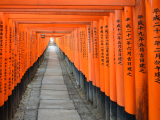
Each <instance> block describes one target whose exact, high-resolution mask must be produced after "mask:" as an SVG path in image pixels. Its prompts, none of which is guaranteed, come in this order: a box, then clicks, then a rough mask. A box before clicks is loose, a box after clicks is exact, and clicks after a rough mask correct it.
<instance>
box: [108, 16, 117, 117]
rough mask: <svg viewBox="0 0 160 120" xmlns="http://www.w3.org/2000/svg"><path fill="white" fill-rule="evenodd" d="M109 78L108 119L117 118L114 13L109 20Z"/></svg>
mask: <svg viewBox="0 0 160 120" xmlns="http://www.w3.org/2000/svg"><path fill="white" fill-rule="evenodd" d="M109 24H110V26H109V80H110V120H116V119H117V90H116V89H117V87H116V61H115V38H114V31H115V30H114V24H115V23H114V13H110V20H109Z"/></svg>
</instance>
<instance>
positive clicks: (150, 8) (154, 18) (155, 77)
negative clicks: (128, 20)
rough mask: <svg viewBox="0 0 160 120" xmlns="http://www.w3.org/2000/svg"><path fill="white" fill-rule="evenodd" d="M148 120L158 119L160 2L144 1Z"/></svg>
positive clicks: (159, 91)
mask: <svg viewBox="0 0 160 120" xmlns="http://www.w3.org/2000/svg"><path fill="white" fill-rule="evenodd" d="M146 13H147V14H146V20H147V52H148V57H147V60H148V61H147V62H148V97H149V98H148V101H149V104H148V107H149V118H148V119H149V120H159V118H160V102H159V101H160V69H159V68H160V49H159V48H160V1H159V0H150V1H149V0H146Z"/></svg>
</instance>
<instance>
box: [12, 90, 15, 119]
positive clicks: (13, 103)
mask: <svg viewBox="0 0 160 120" xmlns="http://www.w3.org/2000/svg"><path fill="white" fill-rule="evenodd" d="M11 105H12V117H13V116H14V107H15V106H14V105H15V88H14V89H13V90H12V104H11Z"/></svg>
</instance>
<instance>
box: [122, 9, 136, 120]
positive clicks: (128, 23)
mask: <svg viewBox="0 0 160 120" xmlns="http://www.w3.org/2000/svg"><path fill="white" fill-rule="evenodd" d="M132 15H133V12H132V7H125V8H124V18H123V21H124V24H123V26H124V31H123V34H124V35H123V36H124V42H123V56H124V94H125V111H126V115H125V117H126V118H125V119H126V120H134V119H135V69H134V39H133V16H132Z"/></svg>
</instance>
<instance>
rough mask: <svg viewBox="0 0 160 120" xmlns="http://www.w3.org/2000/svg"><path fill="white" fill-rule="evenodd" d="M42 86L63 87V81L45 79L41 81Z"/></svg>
mask: <svg viewBox="0 0 160 120" xmlns="http://www.w3.org/2000/svg"><path fill="white" fill-rule="evenodd" d="M42 84H47V85H48V84H49V85H64V80H58V79H53V80H50V79H45V80H43V81H42Z"/></svg>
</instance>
